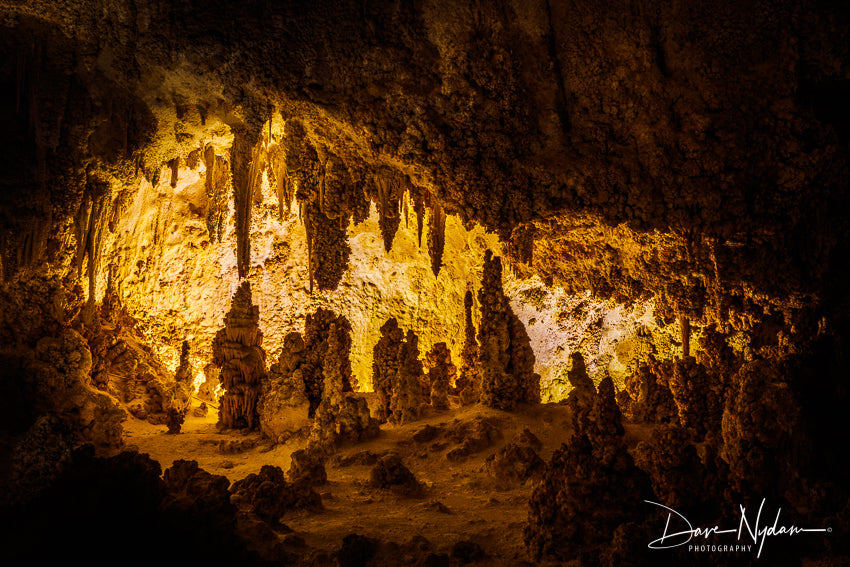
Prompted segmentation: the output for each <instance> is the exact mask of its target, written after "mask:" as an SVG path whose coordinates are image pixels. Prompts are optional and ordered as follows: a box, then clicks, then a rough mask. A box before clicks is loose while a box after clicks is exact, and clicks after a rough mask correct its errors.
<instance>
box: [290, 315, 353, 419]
mask: <svg viewBox="0 0 850 567" xmlns="http://www.w3.org/2000/svg"><path fill="white" fill-rule="evenodd" d="M331 335H333V340H334V342H333V348H332V347H331ZM304 349H305V359H304V362H303V364H302V365H301V373H302V376H303V378H304V384H305V387H306V389H307V398H308V399H309V400H310V417H312V416H313V414H314V412H315V411H316V408H317V407H318V406H319V403H320V402H321V401H322V398H323V396H324V393H323V390H324V380H325V379H324V376H325V373H326V371H327V370H328V369H329V367H330V366H333V365H335V364H339V368H337V369H336V371H337V372H339V375H340V380H341V383H342V389H343V391H344V392H350V391H352V390H353V385H354V384H352V382H353V376H352V373H351V360H350V357H349V355H350V353H351V323H349V322H348V319H346V317H345V315H337V314H336V313H334V312H333V311H331V310H329V309H324V308H322V307H320V308H318V309H317V310H316V312H315V313H313V314H308V315H307V320H306V321H305V323H304Z"/></svg>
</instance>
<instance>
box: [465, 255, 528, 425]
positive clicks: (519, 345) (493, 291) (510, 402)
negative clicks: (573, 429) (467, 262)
mask: <svg viewBox="0 0 850 567" xmlns="http://www.w3.org/2000/svg"><path fill="white" fill-rule="evenodd" d="M478 302H479V304H480V305H481V326H480V328H479V329H478V341H479V344H480V351H479V361H480V368H481V401H482V403H484V404H485V405H488V406H490V407H494V408H498V409H511V408H513V406H514V405H515V404H516V403H517V402H539V401H540V376H539V375H538V374H535V373H534V351H532V350H531V346H530V342H529V338H528V333H527V332H526V330H525V326H524V325H523V324H522V322H521V321H520V320H519V318H517V316H516V315H515V314H514V312H513V310H512V309H511V306H510V303H509V301H508V298H507V297H506V296H505V293H504V291H503V290H502V263H501V260H500V259H499V257H497V256H496V257H494V256H493V253H492V252H491V251H490V250H487V251H486V252H485V254H484V273H483V276H482V281H481V289H480V290H479V292H478Z"/></svg>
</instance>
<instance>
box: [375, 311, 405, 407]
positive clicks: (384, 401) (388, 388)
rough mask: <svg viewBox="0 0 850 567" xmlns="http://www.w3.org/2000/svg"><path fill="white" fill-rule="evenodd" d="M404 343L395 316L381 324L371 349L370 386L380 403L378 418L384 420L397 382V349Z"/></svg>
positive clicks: (402, 334)
mask: <svg viewBox="0 0 850 567" xmlns="http://www.w3.org/2000/svg"><path fill="white" fill-rule="evenodd" d="M403 343H404V331H403V330H402V329H401V328H400V327H399V326H398V321H396V319H395V317H392V318H390V319H388V320H387V322H386V323H384V324H383V325H381V338H380V339H379V340H378V342H377V343H376V344H375V346H374V347H373V349H372V387H373V389H374V390H375V392H376V393H377V394H378V400H379V403H380V406H379V408H380V409H379V411H378V416H377V417H378V420H379V421H382V422H383V421H386V420H387V419H389V417H390V415H391V409H390V402H391V400H392V397H393V390H394V389H395V384H397V383H398V372H399V358H398V355H399V349H400V348H401V346H402V344H403Z"/></svg>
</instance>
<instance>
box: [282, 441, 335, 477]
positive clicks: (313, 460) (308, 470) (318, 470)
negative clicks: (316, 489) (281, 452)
mask: <svg viewBox="0 0 850 567" xmlns="http://www.w3.org/2000/svg"><path fill="white" fill-rule="evenodd" d="M286 476H287V477H289V482H304V483H305V484H308V485H310V486H321V485H323V484H327V482H328V473H327V472H326V471H325V456H324V454H323V453H322V452H321V451H319V450H317V449H313V448H309V447H308V448H307V449H299V450H298V451H295V452H294V453H292V456H291V462H290V465H289V472H288V473H286Z"/></svg>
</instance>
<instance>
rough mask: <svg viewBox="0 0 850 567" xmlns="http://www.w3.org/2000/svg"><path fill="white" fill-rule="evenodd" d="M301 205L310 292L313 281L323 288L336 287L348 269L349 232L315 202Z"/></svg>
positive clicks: (330, 288)
mask: <svg viewBox="0 0 850 567" xmlns="http://www.w3.org/2000/svg"><path fill="white" fill-rule="evenodd" d="M301 207H302V218H303V219H304V227H305V229H306V232H307V250H308V254H309V257H308V262H309V266H308V270H309V272H310V292H311V293H312V292H313V281H314V280H315V282H316V284H317V285H318V287H319V289H320V290H334V289H336V288H337V286H339V282H340V281H342V276H343V275H344V274H345V270H346V269H348V258H349V255H350V254H351V246H350V245H349V243H348V232H347V230H346V229H345V228H343V227H341V226H340V223H339V221H338V219H331V218H328V216H327V215H325V213H323V212H322V211H321V210H319V208H318V207H317V205H315V204H314V203H312V202H304V203H302V205H301Z"/></svg>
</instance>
